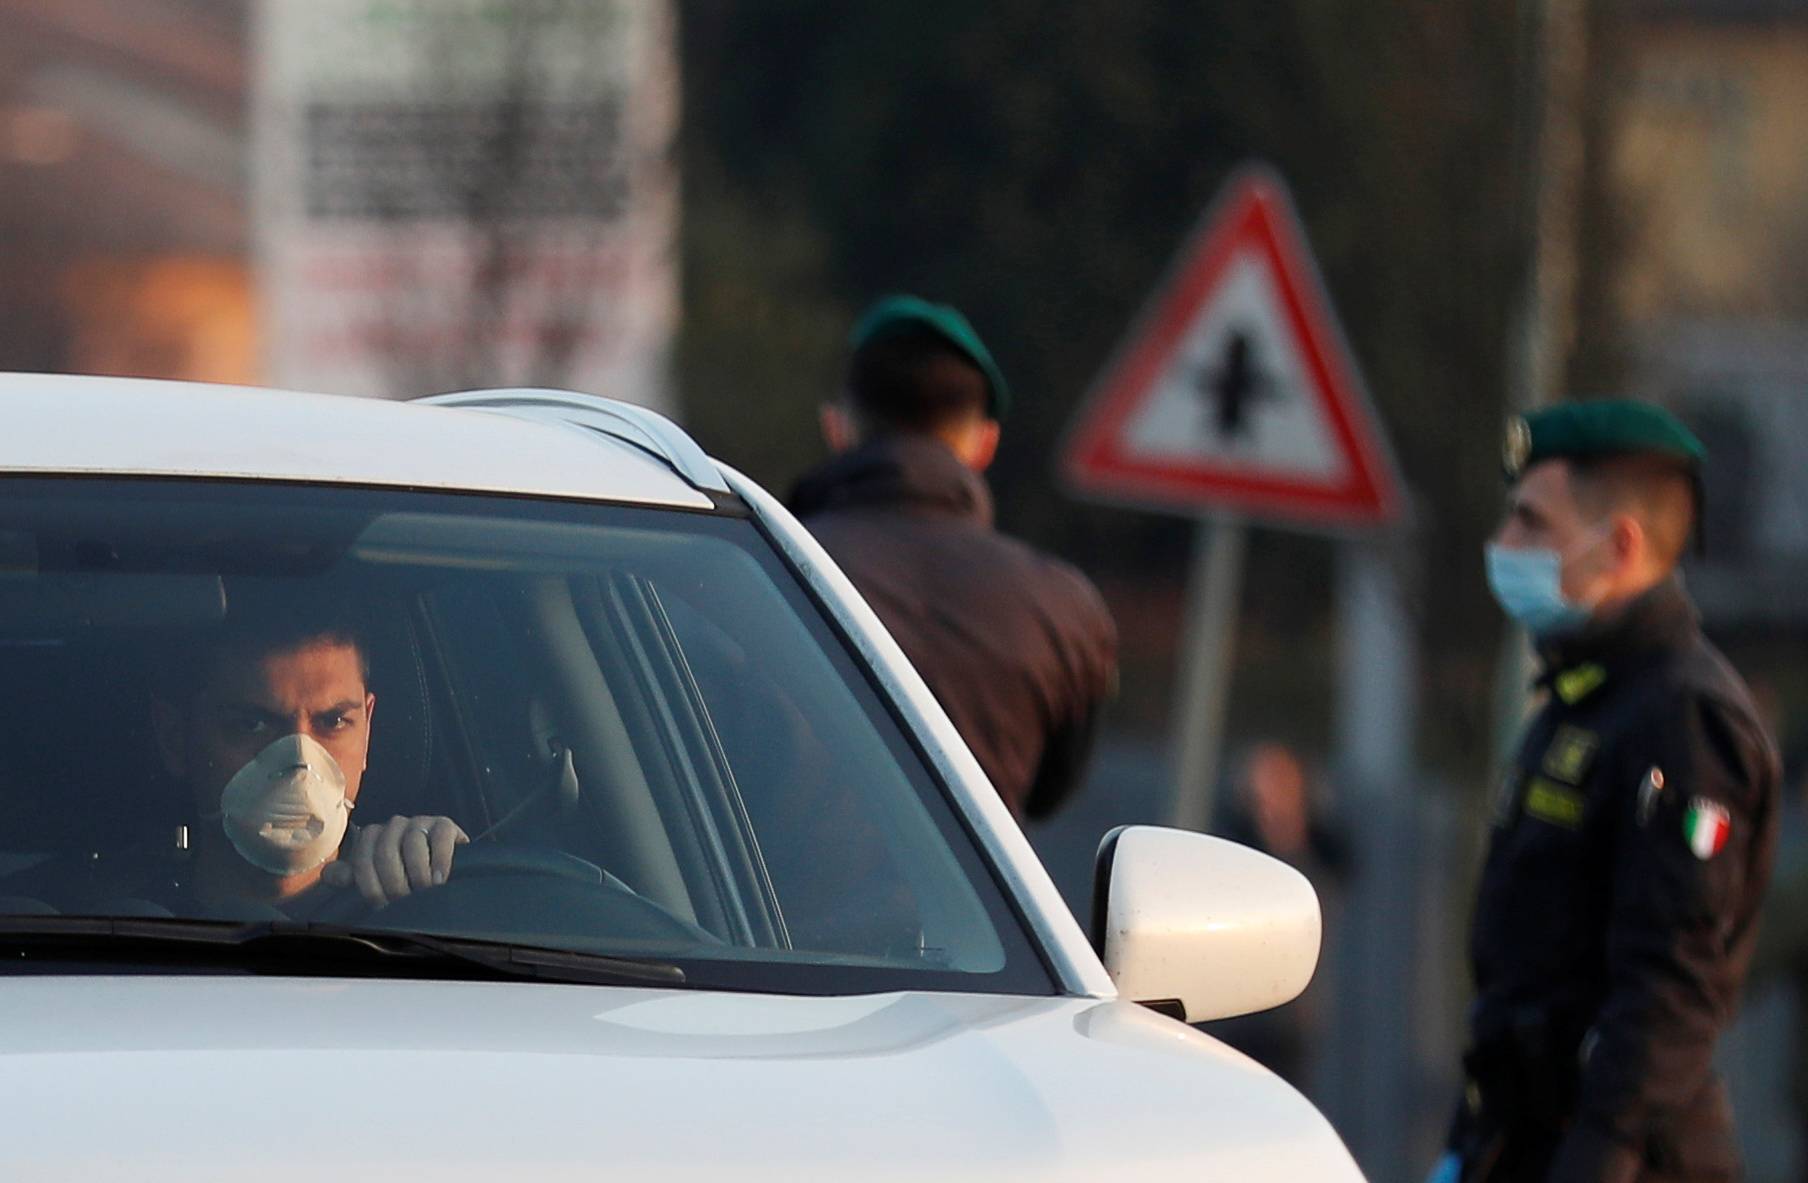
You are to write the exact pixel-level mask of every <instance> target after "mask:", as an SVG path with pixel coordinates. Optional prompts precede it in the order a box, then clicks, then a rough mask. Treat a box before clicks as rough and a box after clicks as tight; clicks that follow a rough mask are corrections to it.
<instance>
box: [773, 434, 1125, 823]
mask: <svg viewBox="0 0 1808 1183" xmlns="http://www.w3.org/2000/svg"><path fill="white" fill-rule="evenodd" d="M791 508H792V510H793V511H794V512H795V513H796V514H797V515H798V516H799V517H800V518H802V519H803V520H804V523H805V525H807V526H808V527H809V528H810V531H811V532H812V533H813V534H815V535H816V537H817V539H818V540H819V541H820V542H821V543H822V545H823V546H824V548H825V549H827V550H828V552H829V554H830V555H832V556H833V557H834V559H835V561H836V562H837V563H838V564H840V566H841V568H842V570H843V571H845V572H847V575H848V578H849V579H851V580H853V583H854V586H855V587H857V588H858V589H860V592H861V594H862V595H864V596H865V597H866V599H867V602H868V603H869V604H871V605H872V607H873V611H874V612H876V613H878V615H879V619H880V620H882V621H884V622H885V626H886V627H887V628H888V629H890V630H891V634H892V636H893V637H895V638H896V639H897V642H898V644H899V646H900V647H901V648H902V649H903V650H904V653H905V655H906V656H908V657H909V658H910V660H911V662H912V663H913V664H914V665H915V666H916V667H917V670H918V671H919V672H920V673H921V674H922V675H923V680H924V681H925V682H927V683H928V684H929V688H930V690H931V691H933V692H934V694H935V696H936V698H937V700H938V701H940V702H941V704H942V707H943V709H944V710H946V711H947V712H948V717H949V718H950V719H952V720H953V721H954V726H955V728H956V729H957V730H958V731H959V732H960V733H961V736H962V738H964V739H965V740H966V741H967V746H968V747H970V748H972V749H973V754H974V755H975V756H976V757H977V758H978V760H979V763H980V766H981V767H982V768H984V769H985V770H986V774H987V775H988V776H990V777H991V779H992V783H993V785H995V786H996V787H997V789H998V792H999V794H1000V795H1001V796H1002V797H1003V798H1004V800H1005V803H1006V804H1007V805H1009V806H1010V807H1011V809H1012V811H1013V812H1015V813H1016V814H1017V815H1018V816H1020V817H1023V816H1028V817H1040V816H1043V815H1045V814H1047V813H1049V812H1051V811H1052V810H1053V809H1054V808H1055V807H1056V806H1057V805H1059V804H1060V803H1061V801H1062V800H1063V799H1064V798H1065V797H1066V796H1067V795H1068V794H1069V793H1070V792H1071V791H1072V790H1073V789H1074V788H1075V787H1076V786H1077V785H1078V783H1079V780H1080V776H1081V773H1082V772H1083V771H1084V768H1085V763H1086V759H1087V757H1088V755H1089V754H1090V752H1091V747H1092V739H1093V734H1094V731H1095V729H1096V724H1097V721H1098V714H1099V707H1100V705H1101V704H1102V703H1103V701H1104V700H1105V699H1106V698H1107V697H1108V696H1109V695H1110V694H1111V693H1112V691H1113V690H1114V689H1115V687H1116V681H1117V630H1116V628H1115V627H1114V626H1113V624H1112V622H1111V616H1110V614H1109V613H1108V612H1107V611H1106V610H1105V605H1104V601H1103V600H1101V599H1100V598H1099V594H1098V591H1097V590H1096V589H1095V588H1094V587H1093V586H1092V584H1091V583H1090V582H1089V581H1088V580H1087V579H1086V577H1085V576H1083V575H1081V574H1080V573H1079V572H1078V571H1076V570H1074V569H1073V568H1072V567H1070V566H1068V565H1067V564H1065V563H1062V562H1059V561H1058V560H1055V559H1052V558H1050V557H1048V556H1046V555H1043V554H1040V553H1039V552H1037V551H1036V550H1034V549H1033V548H1031V547H1030V546H1028V545H1026V544H1024V543H1022V542H1019V541H1018V540H1016V539H1014V538H1009V537H1006V536H1005V535H1002V534H1000V533H998V532H997V531H996V530H994V529H993V528H992V498H991V495H990V493H988V492H987V490H986V486H985V483H984V482H983V481H982V480H981V479H980V478H979V476H978V475H977V474H976V473H973V472H971V471H970V470H968V469H967V468H966V467H965V466H964V465H962V464H961V463H960V461H959V460H958V459H956V458H955V456H954V455H953V453H951V452H950V451H948V449H947V448H945V447H943V446H942V445H941V444H940V443H938V442H936V441H935V440H933V439H929V438H927V437H908V436H892V437H888V438H883V439H879V440H875V441H873V442H871V443H869V444H867V445H865V446H863V447H861V448H858V449H856V450H854V451H852V452H848V453H844V454H843V455H841V456H837V457H835V458H834V459H832V460H830V461H829V462H828V463H826V464H824V465H823V466H822V467H820V468H818V469H816V470H815V471H813V472H811V473H810V474H808V475H807V476H805V477H804V479H803V480H802V481H800V482H799V483H798V486H797V488H796V489H795V490H794V491H793V493H792V495H791Z"/></svg>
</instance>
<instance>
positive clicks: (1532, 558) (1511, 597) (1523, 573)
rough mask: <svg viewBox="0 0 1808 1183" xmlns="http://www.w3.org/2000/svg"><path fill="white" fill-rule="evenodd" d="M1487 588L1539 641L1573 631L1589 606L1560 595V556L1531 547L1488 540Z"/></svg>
mask: <svg viewBox="0 0 1808 1183" xmlns="http://www.w3.org/2000/svg"><path fill="white" fill-rule="evenodd" d="M1487 562H1488V589H1489V590H1490V591H1492V592H1493V593H1494V598H1495V600H1497V601H1498V602H1499V603H1500V606H1501V610H1502V611H1504V612H1505V613H1506V614H1507V615H1508V616H1509V617H1511V618H1512V619H1513V620H1514V621H1516V622H1517V623H1518V624H1520V625H1521V626H1522V627H1524V628H1525V630H1526V631H1527V632H1529V633H1531V634H1532V636H1533V637H1535V638H1537V639H1539V640H1545V639H1549V638H1551V637H1560V636H1563V635H1564V634H1566V633H1573V632H1576V631H1577V630H1579V629H1580V628H1581V627H1582V626H1583V625H1584V624H1586V623H1588V618H1589V615H1590V614H1591V609H1590V608H1589V607H1588V606H1587V605H1584V604H1578V603H1575V602H1574V601H1572V600H1568V599H1565V598H1564V595H1563V556H1562V555H1560V554H1558V553H1557V552H1556V551H1554V550H1548V549H1545V548H1542V547H1534V548H1530V549H1525V550H1518V549H1511V548H1508V547H1504V546H1501V545H1499V544H1498V543H1492V542H1491V543H1489V544H1488V549H1487Z"/></svg>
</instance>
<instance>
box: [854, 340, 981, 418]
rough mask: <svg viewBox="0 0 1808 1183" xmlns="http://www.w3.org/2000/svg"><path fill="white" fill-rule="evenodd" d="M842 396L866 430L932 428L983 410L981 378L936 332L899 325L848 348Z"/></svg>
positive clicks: (956, 350) (969, 361) (977, 413)
mask: <svg viewBox="0 0 1808 1183" xmlns="http://www.w3.org/2000/svg"><path fill="white" fill-rule="evenodd" d="M847 398H848V404H849V406H850V408H851V409H852V410H853V412H854V416H855V418H856V419H857V420H858V421H859V423H860V425H861V427H863V428H864V429H866V430H868V431H872V432H875V433H885V432H935V431H940V430H942V429H943V428H947V427H952V426H954V425H956V424H958V423H961V422H964V421H967V420H970V419H972V418H974V417H975V416H983V415H985V413H986V403H987V390H986V377H985V374H984V373H982V372H981V371H980V368H979V367H978V366H976V365H974V364H973V361H972V360H971V359H970V358H968V357H967V356H966V355H965V354H963V353H962V352H961V351H960V350H958V349H956V348H954V347H953V346H952V345H950V344H948V342H947V341H946V340H944V339H943V338H942V337H941V336H940V335H938V334H936V333H933V332H930V331H929V330H927V329H904V330H901V331H899V332H895V333H887V334H886V335H885V336H883V337H880V338H878V339H877V340H874V341H869V342H867V343H866V344H865V345H862V346H861V347H860V348H859V349H857V350H855V351H854V356H853V357H852V358H851V359H849V362H848V375H847Z"/></svg>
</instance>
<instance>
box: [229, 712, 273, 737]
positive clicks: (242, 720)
mask: <svg viewBox="0 0 1808 1183" xmlns="http://www.w3.org/2000/svg"><path fill="white" fill-rule="evenodd" d="M226 725H227V726H228V727H230V728H231V729H232V730H233V731H236V732H238V733H239V734H240V735H261V734H263V733H264V732H266V731H268V730H270V721H269V720H268V719H259V718H257V717H255V716H252V715H240V716H238V717H237V718H234V719H228V720H227V721H226Z"/></svg>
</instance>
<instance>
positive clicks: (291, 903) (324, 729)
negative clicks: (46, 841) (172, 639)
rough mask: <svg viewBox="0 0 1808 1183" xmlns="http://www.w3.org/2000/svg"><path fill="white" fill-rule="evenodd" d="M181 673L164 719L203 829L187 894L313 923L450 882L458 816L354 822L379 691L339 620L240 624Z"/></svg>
mask: <svg viewBox="0 0 1808 1183" xmlns="http://www.w3.org/2000/svg"><path fill="white" fill-rule="evenodd" d="M172 666H173V671H174V674H175V676H174V678H173V681H172V682H171V684H169V685H166V686H165V687H164V688H163V690H162V691H160V692H159V693H158V694H157V695H156V696H155V698H154V700H153V703H152V724H153V730H154V733H155V737H156V741H157V748H158V752H159V755H160V756H161V758H162V761H163V765H164V768H165V770H166V771H167V772H168V773H169V774H170V776H171V777H172V778H173V779H174V780H175V781H176V782H177V783H178V784H180V785H183V786H185V787H186V789H187V791H188V793H189V794H190V802H189V804H190V805H191V807H192V809H193V811H194V815H195V816H196V817H197V818H198V820H199V822H200V824H199V825H197V826H195V827H193V828H192V831H191V833H190V835H189V843H190V870H189V872H188V874H187V876H186V878H187V880H188V882H187V883H185V884H184V885H183V886H184V887H185V889H186V892H187V894H189V895H191V896H192V897H193V899H194V901H195V902H196V903H197V904H199V905H201V906H202V907H204V908H210V909H216V910H226V911H229V912H234V913H236V912H238V911H242V910H243V908H242V905H243V904H245V903H246V902H252V903H256V904H261V905H266V906H269V907H273V908H275V909H276V910H277V911H279V912H282V913H283V914H285V915H292V916H294V915H307V914H311V913H312V912H313V911H314V910H315V909H316V908H318V906H319V905H320V904H321V903H322V902H324V901H325V900H327V899H330V898H333V897H335V896H338V895H339V894H340V892H339V891H338V890H337V889H344V888H355V889H356V891H357V893H358V895H359V896H360V897H362V899H363V900H364V902H365V903H367V904H368V905H370V906H373V907H377V906H381V905H383V904H386V903H389V902H391V901H393V900H396V899H399V898H401V897H403V896H406V895H408V894H410V893H412V892H415V891H418V890H420V889H422V888H425V887H430V886H434V885H437V884H441V883H444V882H445V881H446V879H447V877H448V876H449V875H450V874H451V870H452V862H453V852H454V848H455V847H457V846H458V845H459V844H461V843H463V842H465V841H467V836H466V834H465V832H464V830H463V829H461V828H460V827H459V826H458V824H457V823H456V822H454V821H452V820H451V819H450V818H446V817H438V816H405V815H397V816H393V817H390V818H388V819H387V820H383V821H377V822H373V823H371V824H365V825H359V826H354V825H352V824H351V821H350V815H351V813H352V811H353V809H354V807H355V806H356V805H357V802H358V797H359V793H360V790H361V789H362V787H363V778H364V771H365V768H366V764H367V757H368V754H369V750H370V737H371V727H372V721H373V719H374V717H375V711H376V695H375V694H373V693H372V692H371V690H370V686H369V682H370V679H369V660H368V656H367V654H366V652H365V649H364V646H363V644H362V643H361V642H360V641H359V639H358V637H357V634H356V632H355V631H354V630H353V629H352V628H351V627H349V626H347V625H346V624H344V623H342V622H341V618H336V617H334V616H331V615H322V614H319V613H315V614H312V615H304V614H293V613H292V614H288V615H286V616H276V617H274V618H273V619H270V620H261V621H259V622H257V623H256V624H253V625H242V624H241V625H239V626H237V627H234V628H232V629H231V630H230V631H229V633H228V634H227V635H225V636H222V637H217V638H214V639H213V640H212V641H211V642H210V643H207V644H204V645H202V646H200V647H199V648H198V650H193V651H190V652H189V653H187V654H185V655H183V656H182V657H181V658H180V659H179V660H177V661H175V662H174V663H172Z"/></svg>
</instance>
